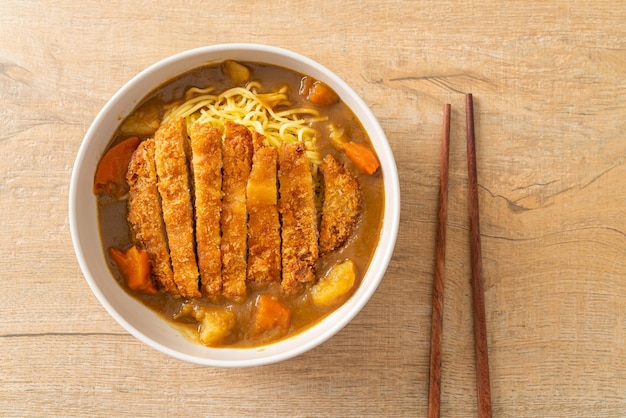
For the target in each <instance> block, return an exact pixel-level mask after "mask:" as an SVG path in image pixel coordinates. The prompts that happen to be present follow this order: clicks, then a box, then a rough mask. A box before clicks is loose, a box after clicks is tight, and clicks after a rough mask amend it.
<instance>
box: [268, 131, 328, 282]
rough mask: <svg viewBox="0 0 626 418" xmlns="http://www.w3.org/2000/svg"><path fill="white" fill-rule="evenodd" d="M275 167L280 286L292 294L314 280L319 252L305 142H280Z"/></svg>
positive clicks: (311, 179) (311, 180) (311, 181)
mask: <svg viewBox="0 0 626 418" xmlns="http://www.w3.org/2000/svg"><path fill="white" fill-rule="evenodd" d="M278 167H279V168H278V183H279V185H280V186H279V187H280V197H279V211H280V215H281V224H282V287H283V290H284V291H286V292H287V293H293V292H297V291H299V290H300V289H301V288H302V285H301V284H302V283H304V282H311V281H313V280H315V266H316V263H317V259H318V255H319V254H318V241H317V240H318V236H317V215H316V210H315V199H314V190H313V177H312V175H311V168H310V165H309V160H308V158H307V156H306V150H305V147H304V144H303V143H300V142H298V143H293V144H282V145H281V147H280V150H279V154H278Z"/></svg>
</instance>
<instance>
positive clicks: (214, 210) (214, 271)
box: [189, 123, 222, 298]
mask: <svg viewBox="0 0 626 418" xmlns="http://www.w3.org/2000/svg"><path fill="white" fill-rule="evenodd" d="M189 136H190V139H191V150H192V159H191V169H192V173H193V179H194V189H195V213H196V251H197V253H198V267H199V268H200V283H201V285H200V288H201V292H202V294H203V295H205V296H207V297H209V298H214V297H217V296H218V295H219V294H220V293H221V292H222V258H221V252H220V245H221V242H222V237H221V232H220V217H221V212H222V131H221V130H219V129H217V128H213V127H211V126H209V125H205V124H199V123H194V124H193V125H191V127H190V129H189Z"/></svg>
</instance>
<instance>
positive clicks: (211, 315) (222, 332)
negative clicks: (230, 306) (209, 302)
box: [196, 309, 236, 346]
mask: <svg viewBox="0 0 626 418" xmlns="http://www.w3.org/2000/svg"><path fill="white" fill-rule="evenodd" d="M198 314H201V316H200V317H198V316H199V315H198ZM196 319H198V321H200V328H199V329H198V334H199V336H200V341H201V342H202V344H204V345H207V346H214V345H217V344H220V343H221V342H222V341H223V340H224V339H225V338H226V337H228V335H229V334H230V332H231V330H232V329H233V328H234V327H235V323H236V318H235V314H234V313H233V312H232V311H230V310H227V309H200V310H198V311H196Z"/></svg>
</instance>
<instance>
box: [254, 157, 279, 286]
mask: <svg viewBox="0 0 626 418" xmlns="http://www.w3.org/2000/svg"><path fill="white" fill-rule="evenodd" d="M277 159H278V150H277V149H276V148H274V147H265V146H262V145H261V146H259V147H258V148H255V152H254V156H253V157H252V170H251V172H250V178H249V179H248V186H247V206H248V275H247V277H248V280H250V281H255V282H272V281H280V220H279V216H278V188H277V178H276V175H277V173H276V169H277V166H276V165H277Z"/></svg>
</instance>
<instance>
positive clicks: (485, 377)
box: [428, 94, 491, 418]
mask: <svg viewBox="0 0 626 418" xmlns="http://www.w3.org/2000/svg"><path fill="white" fill-rule="evenodd" d="M450 111H451V106H450V104H446V105H445V106H444V111H443V134H442V140H441V157H440V163H439V198H438V209H437V235H436V247H435V274H434V279H433V299H432V324H431V339H430V386H429V393H428V416H429V418H438V417H439V416H440V401H441V357H442V336H443V288H444V286H443V279H444V270H445V252H446V224H447V219H448V163H449V152H450ZM465 119H466V130H467V170H468V188H469V215H470V216H469V218H470V219H469V220H470V251H471V265H472V301H473V309H472V311H473V317H474V349H475V353H476V388H477V392H478V416H479V417H480V418H487V417H491V389H490V385H489V360H488V352H487V327H486V321H485V297H484V290H483V287H484V284H483V270H482V251H481V244H480V223H479V210H478V181H477V174H476V144H475V135H474V103H473V99H472V95H471V94H466V95H465Z"/></svg>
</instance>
